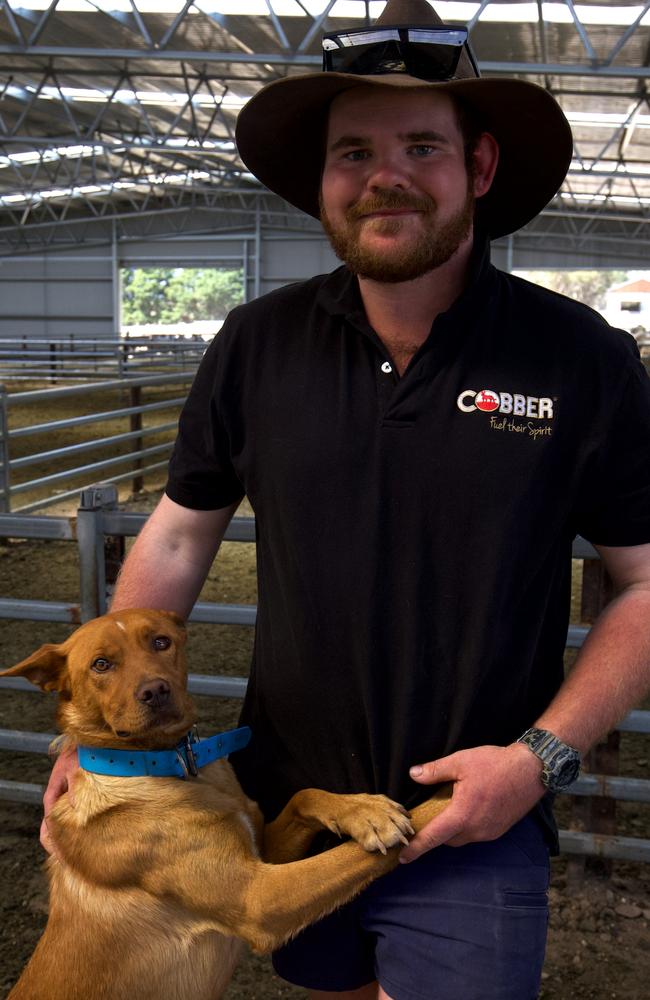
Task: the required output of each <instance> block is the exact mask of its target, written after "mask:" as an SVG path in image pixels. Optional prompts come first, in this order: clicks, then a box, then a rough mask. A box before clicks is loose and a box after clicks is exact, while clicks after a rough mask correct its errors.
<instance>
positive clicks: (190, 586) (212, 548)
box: [111, 494, 237, 618]
mask: <svg viewBox="0 0 650 1000" xmlns="http://www.w3.org/2000/svg"><path fill="white" fill-rule="evenodd" d="M236 509H237V504H232V505H231V506H230V507H223V508H222V509H220V510H190V509H189V508H188V507H181V506H180V505H179V504H177V503H175V502H174V501H173V500H170V498H169V497H168V496H167V495H166V494H163V496H162V498H161V500H160V502H159V504H158V506H157V507H156V509H155V510H154V512H153V513H152V514H151V516H150V517H149V518H148V519H147V521H146V523H145V525H144V527H143V529H142V531H141V532H140V534H139V535H138V537H137V538H136V540H135V543H134V545H133V547H132V549H131V551H130V552H129V555H128V557H127V559H126V560H125V562H124V566H123V567H122V571H121V573H120V575H119V577H118V581H117V585H116V587H115V593H114V595H113V600H112V601H111V611H120V610H121V609H122V608H158V609H160V610H161V611H175V612H176V613H177V614H179V615H181V617H183V618H187V616H188V615H189V613H190V611H191V610H192V607H193V606H194V602H195V601H196V599H197V597H198V596H199V593H200V592H201V588H202V586H203V584H204V582H205V578H206V577H207V575H208V572H209V570H210V566H211V565H212V562H213V560H214V557H215V556H216V554H217V551H218V549H219V546H220V545H221V541H222V539H223V536H224V534H225V532H226V528H227V527H228V525H229V523H230V520H231V518H232V516H233V514H234V513H235V510H236Z"/></svg>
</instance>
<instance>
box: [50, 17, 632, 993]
mask: <svg viewBox="0 0 650 1000" xmlns="http://www.w3.org/2000/svg"><path fill="white" fill-rule="evenodd" d="M463 31H464V29H462V28H454V27H452V26H445V25H442V24H441V22H440V20H439V19H438V18H437V17H436V15H435V14H434V13H433V12H432V11H431V9H430V8H429V6H428V5H427V4H426V3H425V2H424V0H412V2H409V0H405V2H404V4H402V3H401V0H397V2H395V0H390V2H389V4H388V6H387V8H386V11H385V13H384V15H383V16H382V18H381V19H380V22H379V23H378V24H377V25H376V26H375V29H373V32H372V33H370V34H369V33H367V32H363V31H353V30H350V31H349V32H339V33H337V34H336V35H329V36H326V38H325V40H324V57H325V72H324V73H321V74H314V75H311V76H305V77H295V76H293V77H290V78H287V79H285V80H281V81H279V82H276V83H273V84H271V85H270V86H268V87H266V88H265V89H264V90H262V91H260V93H258V94H257V95H256V96H255V97H254V98H253V99H252V100H251V101H250V102H249V104H248V105H247V106H246V107H245V108H244V110H243V111H242V113H241V115H240V119H239V125H238V142H239V148H240V152H241V155H242V157H243V159H244V161H245V162H246V163H247V164H248V166H249V167H250V169H251V170H252V171H253V172H254V173H255V174H256V175H257V176H258V177H259V178H260V179H261V180H262V181H263V182H264V183H265V184H266V185H267V186H268V187H269V188H270V189H271V190H273V191H276V192H277V193H279V194H281V195H283V196H284V197H285V198H287V199H288V200H289V201H291V202H292V203H293V204H295V205H297V206H299V207H300V208H302V209H304V210H305V211H306V212H308V213H310V214H311V215H314V216H320V217H321V219H322V222H323V225H324V227H325V230H326V232H327V233H328V235H329V238H330V240H331V242H332V246H333V247H334V249H335V251H336V253H337V254H338V255H339V257H340V258H341V259H342V261H343V262H344V263H343V266H342V267H341V268H339V269H338V270H336V271H334V272H333V273H332V274H330V275H325V276H320V277H318V278H314V279H311V280H309V281H306V282H301V283H298V284H296V285H291V286H289V287H287V288H283V289H280V290H278V291H275V292H272V293H271V294H269V295H265V296H263V297H262V298H260V299H258V300H257V301H255V302H252V303H249V304H247V305H245V306H242V307H240V308H238V309H235V310H234V311H233V313H232V314H231V316H230V317H229V319H228V321H227V322H226V324H225V326H224V327H223V329H222V331H221V333H220V334H219V336H218V337H217V338H216V339H215V341H214V343H213V344H212V345H211V347H210V348H209V350H208V352H207V354H206V356H205V359H204V361H203V363H202V365H201V367H200V370H199V372H198V374H197V377H196V380H195V383H194V386H193V388H192V390H191V392H190V395H189V397H188V400H187V403H186V405H185V408H184V410H183V414H182V417H181V421H180V428H179V436H178V440H177V444H176V447H175V450H174V454H173V457H172V461H171V465H170V475H169V481H168V484H167V489H166V494H165V496H164V497H163V498H162V500H161V502H160V504H159V506H158V508H157V510H156V511H155V512H154V514H153V515H152V516H151V518H150V519H149V521H148V523H147V525H146V526H145V528H144V530H143V532H142V533H141V535H140V537H139V538H138V540H137V542H136V544H135V546H134V548H133V550H132V552H131V554H130V557H129V559H128V560H127V563H126V564H125V568H124V570H123V573H122V576H121V578H120V581H119V584H118V588H117V591H116V594H115V597H114V601H113V609H119V608H125V607H134V606H152V607H157V608H165V609H168V610H175V611H177V612H178V613H180V614H183V615H187V614H188V613H189V611H190V610H191V607H192V605H193V602H194V601H195V599H196V597H197V596H198V593H199V591H200V588H201V585H202V583H203V581H204V579H205V576H206V574H207V572H208V570H209V567H210V564H211V562H212V560H213V558H214V555H215V553H216V551H217V549H218V547H219V543H220V541H221V539H222V537H223V534H224V531H225V529H226V526H227V524H228V522H229V521H230V518H231V517H232V514H233V512H234V510H235V509H236V507H237V505H238V503H239V502H240V500H241V498H242V497H243V496H244V494H246V495H247V496H248V497H249V499H250V501H251V504H252V506H253V508H254V510H255V514H256V519H257V530H258V546H257V553H258V582H259V610H258V620H257V632H256V643H255V656H254V663H253V665H252V669H251V679H250V683H249V686H248V693H247V697H246V702H245V705H244V710H243V717H242V721H244V722H246V723H247V724H249V725H251V726H252V729H253V733H254V738H253V741H252V742H251V744H250V747H249V748H248V749H247V750H246V751H242V752H241V753H239V754H238V755H237V760H236V761H235V767H236V769H237V772H238V774H239V777H240V779H241V781H242V783H243V785H244V788H245V790H246V791H247V793H248V794H249V795H251V796H252V797H253V798H256V799H257V800H258V801H259V802H260V804H261V805H262V808H263V809H264V811H265V812H266V814H267V816H268V817H269V818H270V817H271V816H272V815H273V814H274V813H276V812H277V811H278V810H279V809H280V807H281V806H282V805H283V804H284V803H285V801H286V800H287V799H288V798H289V796H290V795H291V794H292V793H293V792H295V791H297V790H298V789H300V788H304V787H307V786H317V787H322V788H326V789H329V790H330V791H335V792H359V791H369V792H383V793H386V794H388V795H390V796H391V797H393V798H397V799H400V800H402V801H404V802H405V803H406V804H407V805H411V804H415V803H416V802H418V801H419V800H420V799H423V798H426V797H427V794H428V791H429V786H430V785H431V784H433V783H437V782H452V783H453V796H452V800H451V803H450V805H449V806H448V807H447V808H446V809H445V810H444V812H443V813H442V814H441V815H440V816H439V817H437V818H436V819H435V820H434V821H433V822H432V823H431V824H430V825H429V827H428V828H426V829H425V830H424V831H422V832H421V833H420V834H419V835H418V836H417V837H415V839H414V840H413V841H412V842H411V843H410V844H409V845H408V847H406V848H405V849H404V850H403V852H402V857H401V860H402V861H403V862H404V864H402V865H401V866H400V867H399V868H398V870H397V871H395V872H393V873H391V874H390V875H388V876H386V877H384V878H383V879H380V880H379V881H378V882H377V883H375V884H374V885H373V886H371V887H370V888H369V889H368V890H366V891H365V892H364V893H363V894H362V895H361V896H360V897H358V899H357V900H355V901H354V902H353V903H352V904H350V905H349V906H347V907H344V908H343V909H341V910H340V911H338V912H337V913H335V914H333V915H332V916H330V917H329V918H327V919H326V920H324V921H322V922H321V923H319V924H317V925H315V926H314V927H312V928H309V929H307V930H306V931H305V932H303V933H302V934H301V935H299V937H298V938H296V939H295V941H293V942H292V943H291V944H290V945H288V946H287V947H285V948H284V949H282V951H281V952H279V953H278V954H277V955H276V956H275V965H276V968H277V970H278V971H279V972H280V974H281V975H283V976H284V977H285V978H286V979H288V980H289V981H291V982H294V983H297V984H299V985H301V986H304V987H305V988H306V989H308V990H309V991H310V996H311V997H313V998H321V1000H323V998H327V997H334V996H336V997H339V998H356V1000H377V998H381V1000H532V998H534V997H535V996H537V992H538V988H539V982H540V975H541V968H542V961H543V955H544V944H545V936H546V922H547V888H548V878H549V850H551V851H552V850H555V849H556V848H557V841H556V830H555V826H554V823H553V818H552V813H551V799H552V796H553V793H554V792H556V791H558V790H560V789H562V788H564V787H566V786H567V785H568V784H569V783H570V782H571V780H573V779H574V778H575V776H576V774H577V771H578V766H579V757H580V754H581V753H583V752H585V751H586V750H587V749H588V748H589V747H590V746H591V745H592V744H593V743H594V741H595V740H597V739H598V738H599V737H600V736H601V735H602V734H603V733H604V732H606V731H607V730H608V729H610V728H611V727H612V726H613V725H614V724H615V723H616V721H617V720H618V719H619V718H620V717H621V716H622V715H623V714H624V713H625V712H626V711H627V709H628V708H629V707H630V706H631V705H632V704H633V703H634V702H635V701H636V700H637V699H639V698H640V697H641V696H642V694H643V692H644V691H645V690H646V689H647V687H648V681H649V675H650V667H649V664H650V636H649V634H648V627H647V622H648V621H649V620H650V615H649V614H648V612H649V611H650V506H649V504H648V499H649V495H650V462H649V454H650V449H649V448H648V445H649V443H650V401H649V394H648V382H647V378H646V375H645V372H644V370H643V368H642V367H641V364H640V361H639V358H638V352H637V351H636V348H635V345H634V343H633V341H632V339H631V338H629V337H627V336H626V335H624V334H622V333H621V332H620V331H613V330H611V329H610V328H609V327H608V326H607V324H606V323H605V322H604V321H603V320H602V319H601V318H600V317H599V316H597V315H596V314H595V313H593V312H592V311H591V310H589V309H587V308H586V307H583V306H581V305H578V304H577V303H574V302H571V301H569V300H566V299H563V298H562V297H560V296H556V295H554V294H552V293H549V292H546V291H544V290H542V289H539V288H536V287H534V286H532V285H529V284H527V283H526V282H523V281H521V280H519V279H516V278H513V277H512V276H510V275H507V274H503V273H500V272H499V271H497V270H496V269H495V268H494V267H492V266H491V264H490V262H489V240H490V238H494V237H495V236H499V235H503V234H505V233H509V232H512V231H514V230H515V229H517V228H519V227H520V226H522V225H524V224H525V223H526V222H528V221H529V220H530V219H531V218H533V217H534V216H535V215H536V214H537V213H538V212H539V211H540V210H541V209H542V208H543V207H544V205H545V204H546V203H547V202H548V200H549V199H550V198H551V197H552V196H553V195H554V193H555V192H556V191H557V189H558V187H559V185H560V184H561V182H562V179H563V177H564V175H565V172H566V169H567V167H568V164H569V161H570V156H571V135H570V130H569V128H568V125H567V123H566V120H565V119H564V116H563V115H562V112H561V110H560V108H559V107H558V105H557V104H556V103H555V101H554V100H553V99H552V98H551V97H550V96H549V95H548V94H547V93H546V92H545V91H544V90H542V89H541V88H538V87H535V86H533V85H532V84H528V83H525V82H522V81H516V80H501V79H499V80H484V79H481V78H479V77H478V73H477V70H476V67H475V63H474V62H473V59H472V56H471V52H470V50H469V48H468V46H467V43H466V37H465V35H464V34H463ZM577 532H580V533H581V534H582V535H584V536H585V537H586V538H588V539H589V540H590V541H592V542H593V543H594V544H596V546H597V547H598V549H599V551H600V553H601V556H602V558H603V559H604V561H605V563H606V566H607V568H608V569H609V571H610V573H611V575H612V577H613V578H614V580H615V582H616V584H617V586H618V589H619V596H618V598H617V600H616V601H615V602H614V603H613V604H612V605H611V606H610V607H609V609H608V610H607V611H606V613H605V614H604V615H603V616H602V617H601V619H600V620H599V622H598V623H597V624H596V626H595V627H594V628H593V630H592V632H591V635H590V637H589V639H588V641H587V643H586V644H585V646H584V647H583V649H582V650H581V652H580V655H579V657H578V660H577V663H576V665H575V667H574V668H573V670H572V672H571V674H570V675H569V677H568V679H567V680H564V675H563V664H562V654H563V648H564V643H565V638H566V628H567V622H568V606H569V605H568V602H569V583H570V556H571V543H572V539H573V538H574V536H575V534H576V533H577ZM161 567H162V568H163V571H162V572H161ZM65 766H66V765H65V762H64V761H63V760H62V761H61V763H60V764H58V765H57V770H56V774H55V778H54V779H53V789H52V792H51V795H53V794H55V792H56V787H57V783H59V784H60V783H62V782H64V781H65V776H64V775H63V771H64V769H65Z"/></svg>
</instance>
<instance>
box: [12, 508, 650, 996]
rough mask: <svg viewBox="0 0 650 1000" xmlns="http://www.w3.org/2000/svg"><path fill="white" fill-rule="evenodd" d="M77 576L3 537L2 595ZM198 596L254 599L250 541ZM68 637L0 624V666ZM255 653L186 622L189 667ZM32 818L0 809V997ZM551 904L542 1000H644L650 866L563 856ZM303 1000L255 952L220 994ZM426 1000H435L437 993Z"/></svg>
mask: <svg viewBox="0 0 650 1000" xmlns="http://www.w3.org/2000/svg"><path fill="white" fill-rule="evenodd" d="M152 502H153V497H152V496H151V495H147V494H144V495H141V496H139V497H138V498H135V500H134V501H133V502H131V503H129V507H130V508H131V509H141V510H148V509H150V508H151V505H152ZM77 573H78V570H77V563H76V548H75V546H74V545H73V544H71V543H66V542H31V543H27V542H20V541H12V542H11V543H10V544H3V542H2V540H1V539H0V595H1V596H2V597H11V596H13V597H16V598H32V599H35V598H38V599H44V600H47V599H56V600H66V599H70V600H77V599H78V581H77ZM202 599H204V600H217V599H218V600H221V601H227V602H229V603H240V602H241V603H254V602H255V567H254V551H253V546H252V545H244V544H235V543H230V544H226V545H224V547H223V550H222V552H221V553H220V555H219V558H218V560H217V562H216V563H215V565H214V567H213V569H212V571H211V574H210V577H209V579H208V581H207V583H206V587H205V589H204V591H203V595H202ZM69 631H70V629H69V627H68V626H64V625H60V624H52V623H40V622H25V621H4V622H0V654H1V655H0V667H5V666H10V665H11V664H13V663H15V662H17V661H18V660H19V659H22V658H23V657H24V656H26V655H28V654H29V653H30V652H32V651H33V650H34V649H35V648H36V647H37V646H38V645H40V644H41V643H42V642H46V641H47V642H52V641H59V640H60V639H62V638H64V637H65V635H67V634H68V633H69ZM251 647H252V630H251V629H249V628H245V627H232V626H230V627H227V626H214V625H212V626H208V625H192V626H191V627H190V645H189V653H190V664H191V670H192V671H193V672H196V673H206V674H208V673H215V674H231V675H234V676H243V675H245V673H246V671H247V663H248V660H249V657H250V652H251ZM197 706H198V719H199V725H200V728H201V730H202V731H203V732H205V733H209V732H211V731H212V732H214V731H216V730H218V729H222V728H226V727H228V726H231V725H234V724H235V722H236V720H237V714H238V707H239V703H238V702H237V701H234V700H228V699H213V698H207V697H201V698H198V699H197ZM646 707H648V706H646ZM0 727H1V728H4V729H22V730H31V731H39V730H40V731H44V732H52V731H53V701H52V699H51V698H50V697H49V696H46V695H42V694H40V693H37V692H35V693H31V692H24V693H23V692H9V691H5V690H1V689H0ZM649 757H650V743H649V742H648V738H647V737H641V736H635V735H627V734H625V735H623V737H622V759H623V763H624V773H625V774H627V775H630V776H636V777H647V774H648V758H649ZM48 771H49V762H48V760H47V759H46V758H45V757H43V756H38V755H34V754H9V753H8V752H6V751H0V778H4V779H14V780H20V781H31V782H38V783H44V782H45V781H46V780H47V774H48ZM568 807H569V803H568V801H566V800H565V801H564V803H563V804H562V806H561V817H560V818H561V825H564V826H566V825H567V824H568V822H569V819H570V816H569V808H568ZM618 816H619V833H621V834H624V835H626V836H639V837H649V836H650V807H648V806H644V805H638V804H632V803H627V804H619V808H618ZM39 822H40V808H39V807H37V806H32V805H20V804H18V803H15V802H2V801H0V1000H2V998H4V997H5V996H6V994H7V991H8V989H9V988H10V986H11V984H12V983H13V982H14V981H15V979H16V978H17V976H18V974H19V972H20V969H21V968H22V966H23V965H24V963H25V961H26V959H27V958H28V956H29V955H30V953H31V951H32V950H33V948H34V945H35V943H36V941H37V940H38V937H39V935H40V932H41V930H42V927H43V925H44V923H45V920H46V914H47V894H46V888H45V882H44V877H43V874H42V871H41V865H42V861H43V857H44V855H43V853H42V851H41V849H40V846H39V844H38V826H39ZM551 903H552V916H551V925H550V935H549V944H548V951H547V959H546V963H545V968H544V978H543V988H542V993H541V997H542V998H543V1000H609V998H621V1000H623V998H624V1000H649V998H650V865H645V866H644V865H641V864H632V863H621V862H616V863H614V865H613V868H612V871H611V873H609V874H607V873H605V872H604V871H603V870H602V867H601V868H598V867H597V866H596V865H595V864H594V865H592V864H590V865H588V869H587V872H586V876H585V879H584V881H583V883H582V884H581V885H575V884H574V882H573V881H572V877H571V872H570V871H568V870H567V862H566V860H565V859H558V860H556V861H554V864H553V884H552V888H551ZM305 996H306V994H305V993H304V992H303V991H302V990H299V989H296V988H294V987H291V986H289V985H287V984H284V983H282V981H281V980H279V979H278V978H277V977H276V976H275V975H274V974H273V972H272V969H271V966H270V963H269V962H268V960H266V959H259V958H253V957H251V956H249V957H248V958H247V959H246V960H245V961H244V962H243V963H242V965H241V966H240V968H239V969H238V971H237V973H236V977H235V979H234V981H233V983H232V984H231V986H230V988H229V992H228V997H229V998H230V1000H267V998H275V997H296V998H298V997H303V998H304V997H305ZM431 996H432V1000H433V998H434V997H435V992H434V991H433V990H432V993H431ZM161 1000H164V998H161ZM458 1000H463V998H461V997H459V998H458Z"/></svg>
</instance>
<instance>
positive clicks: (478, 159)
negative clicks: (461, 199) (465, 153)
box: [472, 132, 499, 198]
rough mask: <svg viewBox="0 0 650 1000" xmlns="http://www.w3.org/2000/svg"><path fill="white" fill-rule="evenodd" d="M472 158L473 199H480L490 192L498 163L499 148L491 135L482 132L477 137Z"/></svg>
mask: <svg viewBox="0 0 650 1000" xmlns="http://www.w3.org/2000/svg"><path fill="white" fill-rule="evenodd" d="M472 158H473V161H474V164H473V166H474V170H473V182H474V197H475V198H481V197H482V196H483V195H484V194H487V193H488V191H489V190H490V188H491V186H492V181H493V180H494V175H495V173H496V169H497V165H498V163H499V146H498V144H497V141H496V139H495V138H494V136H493V135H491V134H490V133H489V132H483V133H482V134H481V135H480V136H479V138H478V141H477V143H476V146H475V147H474V152H473V153H472Z"/></svg>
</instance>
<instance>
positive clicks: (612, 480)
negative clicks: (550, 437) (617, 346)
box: [578, 357, 650, 546]
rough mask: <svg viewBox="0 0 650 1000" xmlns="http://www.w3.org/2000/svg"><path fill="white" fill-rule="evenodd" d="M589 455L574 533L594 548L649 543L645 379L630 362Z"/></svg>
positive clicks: (649, 396)
mask: <svg viewBox="0 0 650 1000" xmlns="http://www.w3.org/2000/svg"><path fill="white" fill-rule="evenodd" d="M610 412H611V418H610V421H609V426H608V427H607V429H606V432H605V434H604V436H603V439H602V444H601V447H600V448H599V449H598V452H597V454H596V456H595V462H594V466H593V467H594V470H595V471H594V474H592V475H591V476H590V477H589V480H588V489H587V491H586V495H583V502H582V510H581V513H580V516H579V519H578V531H579V533H580V534H581V535H583V537H584V538H587V539H588V540H589V541H590V542H593V543H594V544H596V545H612V546H627V545H642V544H645V543H647V542H650V380H649V379H648V375H647V373H646V371H645V369H644V367H643V365H642V364H641V361H640V360H639V359H638V357H637V358H636V359H634V360H632V361H631V362H630V369H629V372H628V374H627V376H626V378H625V379H624V382H623V385H622V390H621V391H620V393H619V394H618V398H617V399H614V400H612V408H611V411H610Z"/></svg>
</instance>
